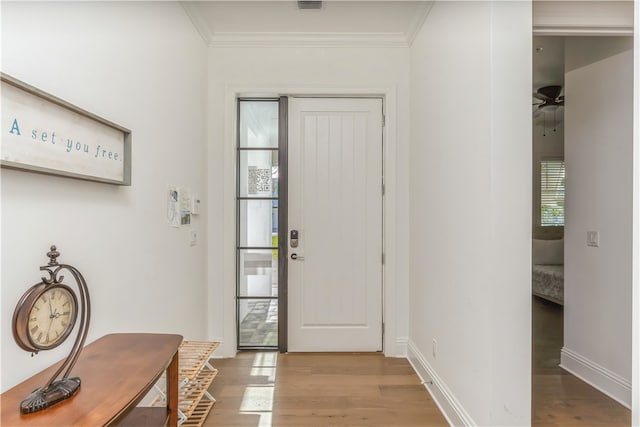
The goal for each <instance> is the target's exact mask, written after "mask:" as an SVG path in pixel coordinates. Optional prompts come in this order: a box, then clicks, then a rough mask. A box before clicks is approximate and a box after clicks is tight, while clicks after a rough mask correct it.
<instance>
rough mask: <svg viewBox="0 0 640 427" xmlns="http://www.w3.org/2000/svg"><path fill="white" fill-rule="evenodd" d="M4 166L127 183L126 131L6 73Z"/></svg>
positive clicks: (128, 148)
mask: <svg viewBox="0 0 640 427" xmlns="http://www.w3.org/2000/svg"><path fill="white" fill-rule="evenodd" d="M1 81H2V86H1V88H0V91H1V94H2V121H1V123H2V133H1V140H2V151H1V160H2V166H3V167H10V168H17V169H24V170H29V171H34V172H42V173H49V174H54V175H63V176H68V177H73V178H80V179H88V180H93V181H100V182H107V183H112V184H120V185H130V184H131V132H130V131H129V130H127V129H125V128H122V127H120V126H118V125H115V124H113V123H111V122H109V121H107V120H104V119H102V118H100V117H98V116H95V115H93V114H91V113H89V112H86V111H84V110H82V109H80V108H77V107H75V106H73V105H71V104H68V103H67V102H65V101H62V100H60V99H58V98H56V97H54V96H52V95H49V94H47V93H44V92H42V91H40V90H38V89H35V88H33V87H31V86H29V85H26V84H25V83H22V82H20V81H18V80H16V79H14V78H12V77H9V76H7V75H5V74H3V75H2V80H1Z"/></svg>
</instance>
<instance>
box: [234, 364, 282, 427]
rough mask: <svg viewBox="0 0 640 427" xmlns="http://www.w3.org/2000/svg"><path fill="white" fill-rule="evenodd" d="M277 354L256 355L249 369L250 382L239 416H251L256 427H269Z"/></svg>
mask: <svg viewBox="0 0 640 427" xmlns="http://www.w3.org/2000/svg"><path fill="white" fill-rule="evenodd" d="M277 361H278V353H277V352H262V353H256V355H255V357H254V359H253V365H252V368H251V377H252V378H255V380H254V381H250V382H249V384H248V385H247V387H246V388H245V390H244V395H243V397H242V403H241V405H240V412H239V413H240V414H243V415H253V416H255V417H256V418H257V419H258V424H256V426H257V427H271V425H272V424H271V420H272V412H273V395H274V388H275V382H276V364H277Z"/></svg>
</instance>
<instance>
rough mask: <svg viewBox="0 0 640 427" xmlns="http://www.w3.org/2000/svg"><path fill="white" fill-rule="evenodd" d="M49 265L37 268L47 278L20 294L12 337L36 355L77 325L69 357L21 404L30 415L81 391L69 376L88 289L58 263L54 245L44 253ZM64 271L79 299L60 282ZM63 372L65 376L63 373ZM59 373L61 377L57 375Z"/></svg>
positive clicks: (84, 325) (83, 332)
mask: <svg viewBox="0 0 640 427" xmlns="http://www.w3.org/2000/svg"><path fill="white" fill-rule="evenodd" d="M47 256H48V257H49V263H48V265H46V266H43V267H40V270H41V271H46V272H47V273H48V274H49V277H43V278H42V281H41V282H40V283H37V284H35V285H33V286H32V287H30V288H29V289H27V291H26V292H25V293H24V295H22V297H21V298H20V300H19V301H18V304H17V305H16V309H15V311H14V313H13V321H12V332H13V337H14V339H15V341H16V343H17V344H18V346H20V348H22V349H23V350H26V351H29V352H32V353H33V354H37V353H38V352H39V351H41V350H51V349H53V348H56V347H58V346H59V345H60V344H62V343H63V342H64V341H66V339H67V338H68V337H69V335H70V334H71V333H72V331H73V330H74V326H75V324H76V321H77V319H78V317H80V325H79V327H78V330H77V336H76V340H75V342H74V344H73V347H72V349H71V352H70V353H69V356H67V358H66V359H65V361H64V362H63V363H62V365H61V366H60V368H59V369H58V370H57V371H56V372H55V373H54V375H53V376H52V377H51V379H49V381H47V383H46V384H44V385H43V386H42V387H40V388H39V389H37V390H35V391H34V392H33V393H31V394H30V395H29V396H27V398H26V399H25V400H23V401H22V403H21V404H20V412H22V413H23V414H29V413H33V412H37V411H40V410H42V409H45V408H48V407H50V406H52V405H55V404H56V403H60V402H62V401H64V400H66V399H68V398H70V397H72V396H74V395H75V394H76V393H77V392H78V391H79V390H80V378H78V377H71V378H70V377H69V375H70V373H71V369H72V368H73V366H74V365H75V363H76V361H77V359H78V356H79V355H80V352H81V351H82V347H83V346H84V342H85V340H86V338H87V333H88V330H89V317H90V311H91V308H90V302H89V290H88V288H87V284H86V282H85V280H84V277H83V276H82V274H81V273H80V272H79V271H78V270H77V269H76V268H75V267H72V266H71V265H67V264H59V263H58V261H57V258H58V257H59V256H60V252H58V251H57V250H56V247H55V246H51V250H50V251H49V252H48V253H47ZM64 270H67V271H69V272H70V273H71V275H72V276H73V278H74V279H75V282H76V285H77V288H78V292H79V297H78V295H77V294H76V292H75V291H74V290H73V289H72V288H71V287H70V286H68V285H66V284H64V283H62V281H63V280H64V276H62V275H61V273H62V272H63V271H64ZM63 371H64V373H63ZM61 374H62V377H61V378H58V377H60V375H61Z"/></svg>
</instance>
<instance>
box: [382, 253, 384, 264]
mask: <svg viewBox="0 0 640 427" xmlns="http://www.w3.org/2000/svg"><path fill="white" fill-rule="evenodd" d="M382 265H384V252H383V253H382Z"/></svg>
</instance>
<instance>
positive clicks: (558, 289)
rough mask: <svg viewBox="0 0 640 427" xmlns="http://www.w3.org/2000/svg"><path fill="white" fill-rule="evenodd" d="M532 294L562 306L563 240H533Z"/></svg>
mask: <svg viewBox="0 0 640 427" xmlns="http://www.w3.org/2000/svg"><path fill="white" fill-rule="evenodd" d="M532 260H533V265H532V271H531V281H532V286H531V287H532V292H533V294H534V295H537V296H539V297H541V298H544V299H546V300H549V301H552V302H555V303H556V304H560V305H564V240H563V239H556V240H541V239H533V244H532Z"/></svg>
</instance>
